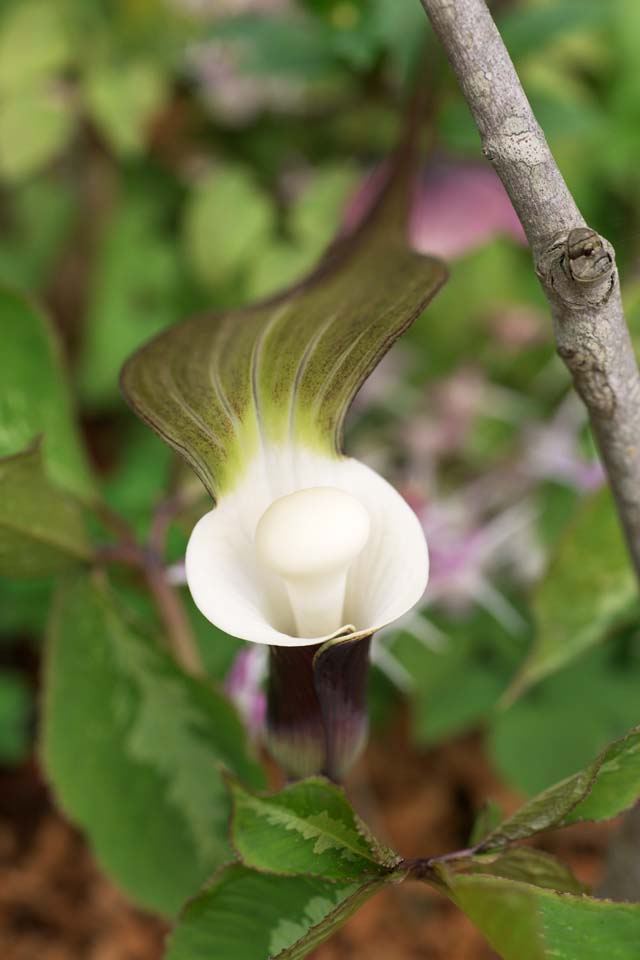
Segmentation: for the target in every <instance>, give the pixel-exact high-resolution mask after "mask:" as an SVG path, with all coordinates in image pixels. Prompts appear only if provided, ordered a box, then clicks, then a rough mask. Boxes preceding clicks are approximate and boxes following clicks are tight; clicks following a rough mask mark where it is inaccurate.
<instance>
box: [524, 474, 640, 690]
mask: <svg viewBox="0 0 640 960" xmlns="http://www.w3.org/2000/svg"><path fill="white" fill-rule="evenodd" d="M568 597H570V598H571V600H570V602H567V598H568ZM636 600H637V586H636V583H635V579H634V576H633V571H632V569H631V566H630V563H629V559H628V555H627V551H626V548H625V546H624V543H623V540H622V533H621V531H620V528H619V524H618V520H617V517H616V513H615V509H614V506H613V501H612V499H611V493H610V491H609V490H608V488H603V489H602V490H600V491H599V492H598V493H596V494H594V495H593V496H592V497H590V498H589V499H588V500H587V501H586V502H585V503H584V504H583V505H582V506H581V508H580V509H579V510H578V513H577V515H576V517H575V519H574V521H573V522H572V523H571V524H570V526H569V528H568V529H567V532H566V534H565V536H564V537H563V538H562V540H561V542H560V545H559V547H558V550H557V552H556V554H555V555H554V557H553V558H552V560H551V563H550V565H549V569H548V571H547V573H546V575H545V577H544V578H543V580H542V581H541V583H540V585H539V586H538V588H537V589H536V592H535V594H534V598H533V611H534V615H535V618H536V621H537V634H536V640H535V642H534V646H533V648H532V651H531V654H530V655H529V657H528V658H527V660H526V661H525V665H524V667H523V669H522V670H521V672H520V674H519V675H518V676H517V677H516V679H515V681H514V684H513V687H512V689H511V693H510V696H511V698H513V697H515V696H519V695H520V694H521V693H522V691H523V690H525V689H526V688H527V687H529V686H531V685H532V684H534V683H537V682H538V681H539V680H541V679H542V678H543V677H546V676H548V675H549V674H550V673H552V672H554V671H555V670H558V669H559V668H560V667H562V666H564V665H565V664H566V663H569V662H570V661H571V660H574V659H575V658H576V657H578V656H579V655H580V654H581V653H584V651H585V650H587V649H588V648H589V647H591V646H593V645H594V644H596V643H598V642H599V641H600V640H603V639H604V637H605V636H606V632H607V630H608V629H610V628H611V626H612V625H614V624H615V623H616V622H619V621H620V620H621V619H622V618H623V617H625V616H626V615H627V614H628V613H629V611H630V609H631V607H632V605H633V603H634V601H636ZM508 696H509V694H508Z"/></svg>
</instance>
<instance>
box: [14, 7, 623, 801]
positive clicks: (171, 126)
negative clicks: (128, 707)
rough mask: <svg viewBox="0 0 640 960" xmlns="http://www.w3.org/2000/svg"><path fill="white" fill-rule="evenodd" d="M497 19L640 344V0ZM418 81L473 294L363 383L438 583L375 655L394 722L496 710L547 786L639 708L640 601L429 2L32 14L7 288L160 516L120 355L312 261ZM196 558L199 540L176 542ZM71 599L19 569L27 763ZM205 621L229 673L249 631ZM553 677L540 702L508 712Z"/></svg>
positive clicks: (439, 730)
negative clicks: (35, 310)
mask: <svg viewBox="0 0 640 960" xmlns="http://www.w3.org/2000/svg"><path fill="white" fill-rule="evenodd" d="M493 7H494V10H495V14H496V17H497V19H498V23H499V25H500V27H501V30H502V32H503V36H504V38H505V41H506V43H507V45H508V47H509V50H510V51H511V53H512V55H513V57H514V59H515V62H516V65H517V67H518V70H519V72H520V75H521V77H522V80H523V82H524V85H525V87H526V90H527V92H528V94H529V96H530V98H531V101H532V103H533V106H534V109H535V111H536V114H537V116H538V118H539V120H540V122H541V124H542V126H543V127H544V129H545V132H546V134H547V137H548V139H549V141H550V144H551V147H552V149H553V152H554V154H555V156H556V158H557V160H558V163H559V165H560V167H561V169H562V171H563V173H564V174H565V176H566V178H567V181H568V183H569V186H570V188H571V190H572V191H573V192H574V194H575V196H576V199H577V201H578V203H579V205H580V206H581V208H582V210H583V212H584V214H585V216H586V218H587V219H588V221H589V222H591V223H592V225H593V226H594V227H595V228H596V229H598V230H599V231H600V232H601V233H603V234H604V235H605V236H607V237H608V238H609V239H610V240H611V241H612V242H613V243H614V245H615V247H616V250H617V254H618V260H619V265H620V269H621V274H622V280H623V289H624V295H625V300H626V303H627V306H628V310H629V322H630V325H631V327H632V332H633V334H634V337H636V338H637V337H639V336H640V275H639V271H638V266H639V264H640V259H639V257H638V253H639V248H640V189H638V188H639V178H638V169H639V160H640V72H639V71H638V54H639V51H640V4H638V2H637V0H606V2H604V0H503V2H499V3H498V2H496V3H495V4H493ZM418 83H419V84H420V85H422V87H423V88H424V91H425V94H426V101H427V105H428V110H425V121H424V131H425V135H424V140H425V161H424V169H423V171H422V177H421V186H420V190H421V193H420V197H421V199H420V198H418V199H417V200H416V209H415V211H414V218H413V226H412V231H413V237H414V242H415V243H416V244H417V245H419V246H420V248H421V249H428V250H434V251H436V252H442V253H444V254H446V255H447V256H448V258H449V259H450V261H451V280H450V282H449V285H448V286H447V288H446V289H445V290H444V291H443V292H442V293H441V294H440V295H439V297H438V298H437V300H436V301H435V303H434V304H433V306H432V307H430V308H429V310H428V311H427V313H426V315H425V317H423V318H422V320H421V321H419V322H418V323H417V324H416V325H415V326H414V328H413V329H412V330H411V331H410V333H409V334H408V336H407V338H406V339H405V341H404V343H403V344H401V345H400V346H399V347H398V348H396V350H395V351H394V352H393V354H392V355H391V357H390V358H389V360H388V361H385V363H384V364H383V366H382V368H381V369H380V371H379V372H378V373H377V374H376V375H375V376H374V378H373V379H372V381H371V382H370V383H369V384H368V385H367V387H366V389H365V392H364V396H363V397H362V398H361V399H360V400H359V401H358V402H357V404H356V406H355V409H354V411H353V414H352V417H351V422H350V430H349V433H348V442H347V449H348V451H349V452H351V453H353V454H354V455H357V456H360V457H362V458H363V459H365V460H368V461H369V462H371V463H372V464H374V465H375V466H376V467H377V468H379V469H381V470H382V471H383V472H384V473H385V475H386V476H388V477H389V478H390V479H391V480H392V481H393V482H394V483H395V484H396V485H397V486H398V487H399V488H400V489H401V490H402V491H403V492H404V493H405V495H406V496H407V497H408V498H409V499H410V500H411V502H412V503H413V504H414V505H415V507H416V509H417V510H418V512H419V514H420V516H421V518H422V520H423V522H424V525H425V529H426V531H427V535H428V537H429V541H430V544H431V550H432V561H433V578H432V586H431V588H430V591H429V592H428V593H427V597H426V599H425V603H424V605H423V609H422V610H421V611H420V612H419V613H418V614H416V615H415V616H413V618H412V619H411V620H410V621H408V622H407V623H406V624H405V625H404V627H403V628H402V629H400V630H396V631H395V632H394V633H391V634H388V635H385V636H383V637H381V638H379V639H378V641H377V647H376V649H375V664H376V667H375V670H374V674H373V679H372V707H373V715H374V720H375V722H376V723H378V724H381V723H384V722H385V720H386V718H388V717H389V713H390V711H391V710H393V709H394V708H395V707H396V706H397V705H398V704H399V703H400V702H401V701H402V700H403V699H407V700H408V701H409V703H410V707H411V711H412V718H413V730H414V734H415V738H416V741H417V742H418V743H420V744H424V745H425V746H426V745H429V744H432V743H435V742H440V741H442V740H443V739H446V738H450V737H452V736H455V735H456V734H458V733H460V732H463V731H466V730H468V729H473V728H475V727H477V726H482V727H483V729H485V730H486V731H487V742H488V745H489V748H490V750H491V755H492V757H493V760H494V762H495V764H496V765H497V766H498V768H499V769H500V771H501V773H502V775H503V776H504V778H505V779H506V780H507V782H508V783H510V784H512V785H513V786H515V787H516V788H518V789H520V790H522V791H525V792H527V791H534V790H537V789H540V788H542V787H544V786H546V785H547V784H548V783H550V782H552V781H553V780H556V779H558V778H559V777H562V776H564V775H566V774H568V773H570V772H572V771H573V770H575V769H577V768H579V767H580V766H582V765H583V764H584V763H586V762H587V761H588V760H590V759H591V758H592V757H593V755H594V754H595V753H596V752H597V751H598V750H599V749H600V748H601V747H603V746H604V744H606V743H607V742H609V741H610V740H611V739H613V738H614V737H616V736H619V735H620V734H622V733H623V732H624V731H626V730H627V729H628V727H630V726H631V725H632V724H634V723H636V722H638V719H639V718H638V709H637V704H638V695H637V690H638V684H640V638H639V636H638V629H637V625H638V621H637V611H636V609H635V601H634V587H633V583H632V581H631V578H630V575H629V573H628V570H627V568H626V559H625V557H624V553H623V550H622V546H621V542H620V536H619V533H618V529H617V524H616V519H615V516H614V513H613V510H612V507H611V504H610V502H609V500H608V498H607V496H606V493H603V492H601V491H600V492H599V490H600V487H601V483H602V477H601V472H600V470H599V468H598V465H597V463H596V462H595V453H594V450H593V445H592V443H591V440H590V436H589V432H588V428H587V425H586V420H585V417H584V414H583V413H582V410H581V408H580V405H579V404H578V403H577V402H576V401H575V400H574V398H573V397H572V395H571V392H570V388H569V383H568V378H567V374H566V372H565V371H564V368H563V367H562V366H561V364H560V362H559V361H558V360H557V359H556V358H555V357H554V352H553V343H552V340H551V334H550V324H549V318H548V316H547V311H546V305H545V302H544V300H543V298H542V295H541V293H540V291H539V289H538V286H537V282H536V280H535V276H534V273H533V270H532V266H531V262H530V257H529V254H528V252H527V250H526V247H525V246H524V244H523V243H522V240H521V238H519V236H518V232H517V229H516V227H515V225H514V223H513V216H512V213H511V211H510V209H509V207H508V204H507V203H506V202H505V198H504V196H503V195H502V193H501V191H500V188H499V186H498V185H497V183H496V182H494V180H493V177H492V174H491V172H490V171H489V170H488V168H486V167H484V165H483V164H482V159H481V154H480V147H479V138H478V136H477V133H476V132H475V129H474V127H473V124H472V122H471V119H470V117H469V114H468V111H467V109H466V106H465V104H464V102H463V101H462V99H461V97H460V94H459V93H458V92H457V89H456V86H455V83H454V81H453V79H452V77H451V75H450V73H449V70H448V68H447V65H446V63H445V61H444V60H443V57H442V54H441V53H440V52H439V50H438V48H437V46H436V44H435V42H434V40H433V38H432V37H431V35H430V33H429V30H428V27H427V24H426V20H425V17H424V14H423V11H422V9H421V6H420V3H419V2H418V0H393V2H390V0H209V2H208V0H14V2H11V0H4V2H2V3H1V4H0V282H2V283H4V284H7V285H9V286H10V287H12V288H18V289H19V290H22V291H24V292H26V293H28V294H29V295H30V296H33V297H35V298H37V299H38V300H39V301H41V302H43V303H44V304H46V306H47V308H48V310H49V312H50V314H51V316H52V317H53V319H54V321H55V323H56V325H57V326H58V328H59V330H60V332H61V335H62V338H63V342H64V345H65V348H66V355H67V359H68V367H69V371H70V376H71V378H72V382H73V388H74V392H75V395H76V397H77V401H78V404H79V409H80V411H81V415H82V422H83V427H84V432H85V436H86V438H87V442H88V444H89V446H90V449H91V451H92V453H93V455H94V458H95V460H96V462H97V463H98V466H99V467H100V469H101V471H102V473H103V475H104V477H105V483H106V488H107V496H108V498H109V502H110V504H111V505H112V507H113V508H114V509H116V510H119V511H120V512H121V513H122V514H123V515H124V516H125V517H126V518H127V519H128V520H129V521H130V522H131V523H132V524H133V525H134V527H135V528H136V530H138V531H139V532H144V531H145V529H146V528H147V527H148V523H149V517H150V512H151V509H152V507H153V506H154V504H155V503H156V502H157V500H158V498H160V497H161V496H162V495H163V492H165V491H166V490H167V487H168V484H169V477H170V474H171V472H172V469H173V467H172V456H171V454H170V452H169V451H168V449H167V448H165V447H164V446H163V445H162V444H161V443H160V441H159V440H157V439H156V438H155V437H154V436H153V435H152V434H151V433H150V432H149V431H148V430H146V429H145V428H144V427H142V426H141V425H140V424H139V423H138V422H137V421H136V420H135V418H134V417H133V415H132V414H130V413H129V412H128V410H127V408H126V407H125V405H124V402H123V400H122V399H121V397H120V395H119V392H118V382H117V381H118V372H119V369H120V366H121V364H122V361H123V360H124V358H125V357H126V356H127V355H128V354H129V353H130V352H131V351H132V350H133V349H134V348H135V347H136V346H138V345H139V344H140V343H141V342H143V341H144V340H146V339H148V338H149V337H150V336H152V335H153V334H154V333H156V332H157V331H158V330H160V329H161V328H162V327H164V326H166V325H167V324H169V323H173V322H175V321H177V320H179V319H181V318H182V317H184V316H185V315H186V314H188V313H190V312H194V311H197V310H200V309H203V308H211V307H225V306H229V305H236V304H240V303H246V302H249V301H252V300H255V299H257V298H260V297H263V296H265V295H268V294H269V293H272V292H273V291H275V290H277V289H278V288H280V287H282V286H283V285H286V284H288V283H290V282H293V281H295V280H296V279H298V278H299V277H300V276H301V274H303V273H304V272H305V271H306V270H307V269H309V268H310V267H311V266H312V265H313V263H314V262H315V260H316V259H317V258H318V257H319V255H320V254H321V252H322V251H323V249H324V247H325V246H326V245H327V243H328V242H329V241H330V240H331V238H332V237H333V236H334V235H335V233H336V231H337V230H338V229H339V228H340V225H341V223H342V222H343V218H344V216H345V210H348V209H349V208H350V203H351V204H352V200H350V198H353V197H354V196H355V195H360V197H361V198H362V196H363V191H364V196H365V199H366V194H367V190H369V191H370V190H371V187H367V186H366V185H365V187H364V188H363V187H362V186H361V184H362V183H363V182H364V181H365V179H366V178H367V176H368V175H369V174H370V172H371V171H372V170H373V169H375V167H376V166H377V165H378V164H379V163H380V162H382V161H383V160H384V159H385V158H386V157H388V155H389V154H390V152H391V151H392V149H393V147H394V145H395V144H396V143H397V140H398V137H399V135H400V131H401V128H402V124H403V117H404V113H405V104H406V102H407V99H408V97H409V96H410V94H411V91H412V90H413V89H414V87H415V85H416V84H418ZM427 113H428V117H427ZM0 322H1V320H0ZM183 547H184V531H182V532H181V531H179V530H174V533H173V540H172V546H171V551H172V556H171V558H172V559H174V560H177V559H179V557H180V552H181V550H182V549H183ZM49 593H50V584H49V583H47V582H45V581H42V582H41V581H33V582H24V583H22V582H21V583H14V582H10V581H1V582H0V635H1V641H2V647H1V648H0V658H1V661H2V663H3V664H4V669H3V672H2V673H1V674H0V758H1V759H2V760H3V761H4V762H5V763H16V762H19V761H20V759H21V758H22V757H24V756H25V755H26V754H27V753H28V751H29V749H30V744H31V738H32V731H33V726H34V712H35V711H34V702H33V690H34V686H35V681H34V679H33V678H34V677H35V675H36V673H37V658H38V648H39V641H40V638H41V635H42V632H43V624H44V621H45V618H46V611H47V605H48V596H49ZM192 614H193V617H194V622H196V624H197V625H198V629H199V631H200V632H201V634H202V636H203V644H202V646H203V651H204V654H205V656H206V658H207V662H208V665H209V668H210V671H211V673H212V675H215V676H217V677H219V678H223V677H224V676H225V674H226V673H227V671H228V670H229V668H230V665H231V663H232V660H233V657H234V656H235V654H236V652H237V650H238V646H239V645H238V643H237V642H236V641H233V640H231V639H229V638H223V637H219V638H216V643H215V644H213V643H212V641H211V633H210V630H209V631H208V627H207V626H205V625H203V624H202V623H201V622H199V621H198V619H197V617H198V615H197V614H195V613H193V611H192ZM604 640H606V641H607V642H606V643H600V641H604ZM531 651H533V653H532V652H531ZM525 663H526V664H529V667H531V664H532V663H533V668H531V669H530V670H529V673H527V674H526V676H527V677H528V678H529V679H530V680H531V681H532V682H531V685H530V688H529V689H528V690H527V691H526V692H523V694H522V696H521V697H520V698H515V699H514V697H513V695H511V694H509V693H507V697H506V699H505V691H508V690H510V689H511V690H513V688H512V687H511V683H512V680H513V677H514V676H520V677H521V676H522V670H523V664H525ZM527 669H529V668H527ZM533 681H535V682H533ZM521 686H522V687H523V688H524V685H521Z"/></svg>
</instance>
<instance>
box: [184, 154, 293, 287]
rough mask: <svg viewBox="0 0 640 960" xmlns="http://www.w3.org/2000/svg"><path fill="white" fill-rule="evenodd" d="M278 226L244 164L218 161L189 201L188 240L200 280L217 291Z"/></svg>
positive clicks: (234, 278) (238, 275) (244, 267)
mask: <svg viewBox="0 0 640 960" xmlns="http://www.w3.org/2000/svg"><path fill="white" fill-rule="evenodd" d="M274 227H275V215H274V209H273V205H272V203H271V201H270V199H269V197H268V196H267V195H266V194H265V193H264V191H263V190H261V189H260V188H259V187H258V185H257V184H256V183H255V182H254V180H253V178H252V177H251V175H250V174H249V173H248V172H246V171H245V170H244V168H242V167H231V166H227V167H217V168H216V169H215V170H214V171H213V172H212V173H210V174H208V175H207V176H206V177H204V178H203V179H202V180H201V181H200V182H198V183H197V184H196V187H195V189H194V190H193V193H192V194H191V197H190V198H189V201H188V203H187V207H186V210H185V219H184V243H185V249H186V253H187V257H188V259H189V262H190V263H191V265H192V267H193V271H194V273H195V275H196V277H197V278H198V279H199V280H200V282H201V283H202V284H203V285H204V286H205V287H208V288H209V289H212V290H214V291H216V290H217V289H218V288H219V287H220V286H222V285H224V284H233V283H234V282H237V281H238V279H239V278H241V277H242V274H243V272H244V271H246V270H247V268H248V267H249V266H250V265H251V262H252V261H253V260H255V259H256V257H257V256H258V255H259V254H260V253H261V252H262V251H263V249H264V248H265V246H266V244H267V241H268V240H269V238H270V237H271V235H272V233H273V231H274Z"/></svg>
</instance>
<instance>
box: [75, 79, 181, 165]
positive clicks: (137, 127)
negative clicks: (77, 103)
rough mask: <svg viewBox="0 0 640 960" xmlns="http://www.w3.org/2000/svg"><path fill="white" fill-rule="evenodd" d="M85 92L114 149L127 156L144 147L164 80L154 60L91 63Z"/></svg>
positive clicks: (164, 92) (162, 94)
mask: <svg viewBox="0 0 640 960" xmlns="http://www.w3.org/2000/svg"><path fill="white" fill-rule="evenodd" d="M85 92H86V98H87V104H88V107H89V110H90V112H91V115H92V117H93V120H94V122H95V123H96V125H97V126H98V128H99V130H100V131H101V132H102V133H103V135H104V136H105V137H106V139H107V140H108V142H109V143H110V144H111V146H112V147H113V149H114V150H115V151H116V152H117V153H120V154H122V155H124V156H127V155H130V154H136V153H140V152H141V151H142V150H143V149H144V147H145V145H146V141H147V135H148V132H149V126H150V124H151V122H152V120H153V119H154V117H155V116H156V114H157V113H158V111H159V110H160V108H161V107H162V105H163V103H164V100H165V98H166V96H167V93H168V84H167V78H166V76H165V74H164V73H163V71H162V70H160V69H159V68H158V66H157V65H156V64H155V63H153V62H147V61H143V60H138V61H132V62H129V63H117V64H109V65H103V64H101V65H98V66H96V67H94V68H93V69H91V70H90V71H89V74H88V76H87V78H86V81H85Z"/></svg>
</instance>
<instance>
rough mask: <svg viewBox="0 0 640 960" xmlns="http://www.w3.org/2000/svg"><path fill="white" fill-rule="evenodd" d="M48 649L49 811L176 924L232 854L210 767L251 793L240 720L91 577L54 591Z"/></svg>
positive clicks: (217, 779) (253, 779) (222, 800)
mask: <svg viewBox="0 0 640 960" xmlns="http://www.w3.org/2000/svg"><path fill="white" fill-rule="evenodd" d="M50 643H51V645H50V649H49V653H48V661H47V669H46V689H45V704H44V732H43V759H44V764H45V769H46V772H47V775H48V777H49V778H50V780H51V781H52V784H53V786H54V789H55V792H56V795H57V797H58V800H59V802H60V804H61V806H62V808H63V810H65V811H66V812H67V814H68V815H69V816H70V817H71V818H72V819H73V820H74V821H75V822H76V823H78V824H79V825H80V826H81V827H82V828H83V829H84V830H85V831H86V832H87V833H88V835H89V837H90V839H91V842H92V844H93V846H94V849H95V851H96V855H97V857H98V860H99V861H100V862H101V864H102V865H103V866H104V868H105V869H106V870H107V871H108V872H109V873H111V874H112V875H113V877H114V878H115V879H116V881H117V882H118V883H119V884H120V885H121V886H122V887H123V888H124V889H125V890H126V891H127V892H128V893H129V894H130V895H131V896H132V897H133V898H134V899H135V900H136V901H137V902H138V903H140V904H142V905H143V906H145V907H148V908H150V909H152V910H156V911H158V912H161V913H166V914H172V913H175V911H177V909H178V908H179V906H180V904H181V903H182V902H183V900H184V899H185V898H186V897H187V896H188V895H190V894H191V893H192V892H193V891H194V890H195V889H197V887H198V886H199V885H200V884H201V883H202V882H203V881H204V880H205V879H206V878H207V877H208V876H210V874H211V873H212V872H213V871H214V870H215V869H217V868H218V867H219V866H220V865H221V863H223V862H224V861H225V860H228V859H229V856H230V853H231V848H230V845H229V841H228V839H227V821H228V816H229V799H228V796H227V791H226V788H225V786H224V783H223V780H222V775H221V771H220V766H223V767H224V768H226V769H227V770H229V771H232V772H234V773H235V774H236V775H237V776H239V777H242V778H243V779H245V780H246V781H247V782H248V783H250V784H252V785H254V786H258V787H259V786H261V785H262V774H261V771H260V769H259V768H258V767H257V765H256V764H255V762H254V761H253V760H251V759H250V757H249V756H248V754H247V747H246V742H245V735H244V731H243V729H242V726H241V724H240V721H239V720H238V717H237V715H236V713H235V711H234V709H233V708H232V707H231V705H230V704H229V703H228V701H227V700H226V698H224V697H223V696H222V695H221V694H219V693H217V692H216V691H215V690H214V689H212V688H211V687H209V686H206V685H204V684H201V683H199V682H198V681H196V680H194V679H192V678H191V677H188V676H186V675H185V674H183V673H182V672H181V671H180V670H179V669H178V668H177V667H176V665H175V664H174V662H173V661H172V660H171V659H170V658H169V657H168V656H167V654H165V653H164V652H162V650H160V649H159V648H158V647H157V646H156V645H155V644H154V643H153V642H151V641H150V640H148V639H147V637H146V636H145V635H143V634H142V633H140V632H139V631H138V630H137V628H135V627H134V626H132V625H131V624H130V623H129V622H127V620H126V619H125V617H124V615H123V613H122V612H121V609H120V606H119V605H118V606H116V605H115V604H114V602H113V600H112V599H111V597H110V595H109V594H108V592H107V590H106V589H105V587H104V586H103V585H102V583H101V582H100V581H99V580H98V579H97V578H94V579H90V578H83V579H79V580H77V581H75V582H73V583H70V584H68V585H66V586H65V587H64V589H63V590H62V591H61V593H60V595H59V597H58V599H57V603H56V605H55V609H54V613H53V616H52V622H51V635H50Z"/></svg>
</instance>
